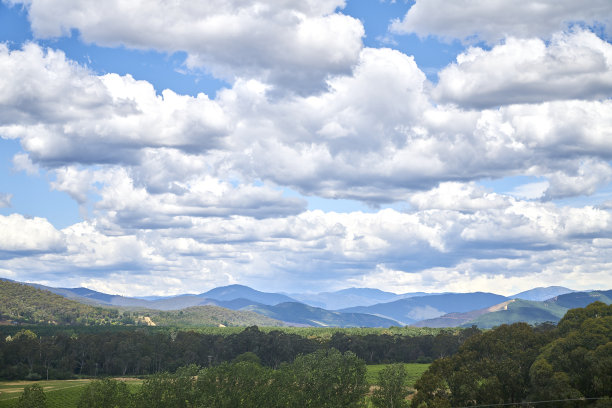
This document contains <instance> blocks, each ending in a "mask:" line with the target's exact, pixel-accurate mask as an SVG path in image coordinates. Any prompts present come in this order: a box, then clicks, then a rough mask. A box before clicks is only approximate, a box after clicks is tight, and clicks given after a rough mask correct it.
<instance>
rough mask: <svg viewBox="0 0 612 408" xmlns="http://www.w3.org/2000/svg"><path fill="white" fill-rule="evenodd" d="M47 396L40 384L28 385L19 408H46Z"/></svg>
mask: <svg viewBox="0 0 612 408" xmlns="http://www.w3.org/2000/svg"><path fill="white" fill-rule="evenodd" d="M46 407H47V396H46V395H45V392H44V391H43V388H42V387H41V386H40V385H38V384H32V385H28V386H26V387H25V388H24V389H23V393H22V394H21V396H20V397H19V401H18V402H17V408H46Z"/></svg>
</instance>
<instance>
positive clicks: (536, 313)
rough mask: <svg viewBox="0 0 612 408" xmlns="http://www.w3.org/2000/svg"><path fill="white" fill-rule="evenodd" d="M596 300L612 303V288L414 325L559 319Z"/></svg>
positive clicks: (518, 302) (504, 305)
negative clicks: (571, 310) (570, 310)
mask: <svg viewBox="0 0 612 408" xmlns="http://www.w3.org/2000/svg"><path fill="white" fill-rule="evenodd" d="M595 301H600V302H603V303H606V304H611V303H612V291H611V290H608V291H593V292H572V293H567V294H564V295H560V296H556V297H553V298H551V299H548V300H546V301H530V300H523V299H512V300H509V301H506V302H502V303H500V304H498V305H495V306H492V307H489V308H484V309H479V310H472V311H469V312H465V313H448V314H446V315H443V316H440V317H438V318H434V319H426V320H422V321H419V322H416V323H413V324H412V325H413V326H415V327H437V328H440V327H459V326H463V327H470V326H471V325H476V326H478V327H480V328H491V327H495V326H499V325H501V324H512V323H516V322H526V323H529V324H538V323H544V322H552V323H556V322H558V321H559V320H560V319H561V318H562V317H563V315H564V314H565V313H566V312H567V311H568V310H569V309H573V308H577V307H585V306H586V305H589V304H591V303H593V302H595Z"/></svg>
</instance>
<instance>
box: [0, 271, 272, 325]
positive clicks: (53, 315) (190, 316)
mask: <svg viewBox="0 0 612 408" xmlns="http://www.w3.org/2000/svg"><path fill="white" fill-rule="evenodd" d="M79 298H81V297H79ZM82 298H85V297H82ZM85 299H87V298H85ZM0 321H2V322H4V323H9V324H12V323H26V324H54V325H108V324H113V325H136V324H143V325H162V326H164V325H165V326H218V325H220V324H222V325H225V326H251V325H259V326H283V325H284V323H282V322H280V321H277V320H274V319H271V318H269V317H266V316H262V315H259V314H257V313H254V312H251V311H235V310H229V309H226V308H222V307H218V306H200V307H191V308H186V309H184V310H180V311H172V312H163V311H158V310H148V309H138V310H136V311H135V310H133V309H132V310H131V309H129V308H110V307H95V306H91V305H88V304H83V303H80V302H77V301H76V300H72V299H68V298H65V297H64V296H61V295H58V294H56V293H52V292H50V291H48V290H42V289H38V288H36V287H33V286H31V285H27V284H21V283H18V282H12V281H7V280H0Z"/></svg>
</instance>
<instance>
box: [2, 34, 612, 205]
mask: <svg viewBox="0 0 612 408" xmlns="http://www.w3.org/2000/svg"><path fill="white" fill-rule="evenodd" d="M0 51H1V52H0V71H2V73H3V74H5V75H3V76H0V84H1V87H2V89H3V90H4V91H5V92H4V93H2V94H0V104H2V106H3V108H6V109H4V110H2V112H11V111H14V112H18V113H16V114H15V115H9V114H6V115H4V116H1V117H0V134H2V136H3V137H8V138H19V139H20V140H21V144H22V147H23V148H24V150H25V151H26V153H27V156H23V155H20V156H18V157H16V158H15V159H14V161H15V160H17V161H18V163H20V164H19V165H20V166H21V168H32V167H33V166H34V165H37V164H40V165H44V166H46V167H48V168H52V169H57V171H55V175H56V178H55V181H53V187H54V188H56V189H58V190H61V191H66V192H68V193H69V194H71V195H72V196H73V197H74V198H75V199H76V200H77V201H78V202H81V203H82V202H84V201H85V199H86V197H87V193H86V192H85V189H86V187H87V184H88V183H89V184H91V183H96V182H98V181H96V180H94V179H92V178H91V177H90V176H87V171H88V170H87V168H80V170H79V172H78V177H76V176H77V174H76V173H74V174H73V173H71V172H73V171H74V169H78V168H79V166H85V167H87V166H89V165H91V164H94V163H97V164H103V165H106V166H110V167H112V166H115V165H127V166H128V167H129V172H130V177H131V178H133V180H134V181H135V183H136V184H135V185H136V186H139V185H142V186H143V188H145V189H146V190H147V192H148V193H153V194H155V193H160V194H162V193H171V194H173V195H177V196H181V195H184V194H185V192H188V191H189V189H190V188H191V187H195V186H196V185H197V183H196V182H193V183H192V182H187V183H185V182H184V181H185V180H190V179H193V180H195V179H197V178H200V179H205V177H206V176H211V177H212V178H216V179H219V180H224V182H228V181H231V180H239V181H240V182H241V183H246V184H254V183H256V182H257V181H258V180H262V181H264V182H265V183H269V184H270V185H277V186H288V187H290V188H293V189H295V190H298V191H300V192H301V193H302V194H305V195H319V196H322V197H325V198H348V199H355V200H360V201H363V202H367V203H369V204H372V205H379V204H381V203H385V202H394V201H403V200H408V199H409V197H410V195H411V194H412V193H413V192H415V191H417V190H428V189H431V188H433V187H435V186H437V185H438V184H440V183H441V182H442V183H443V182H449V181H458V182H465V181H477V180H480V179H482V178H493V179H495V178H499V177H505V176H507V175H509V174H511V175H517V174H528V175H532V176H548V175H550V177H551V179H550V180H549V182H550V183H551V186H552V185H553V184H555V185H559V184H560V183H561V181H558V182H557V181H556V180H561V179H562V178H563V177H575V176H576V174H577V173H576V169H577V168H579V166H580V164H579V163H582V162H585V160H586V161H591V162H593V163H595V162H599V161H607V160H610V159H611V158H612V145H611V144H610V143H609V140H610V137H611V135H612V115H610V111H611V109H612V102H611V101H610V100H601V101H597V100H592V101H586V100H562V101H552V102H544V103H539V104H513V105H508V106H503V107H501V108H499V109H485V110H481V111H476V110H463V109H461V108H459V107H456V106H453V105H448V104H444V105H436V104H435V103H433V102H432V101H431V99H430V98H429V96H428V90H427V88H428V83H427V80H426V77H425V75H424V74H423V72H422V71H421V70H420V69H419V68H418V67H417V65H416V63H415V62H414V59H413V58H412V57H409V56H406V55H405V54H402V53H400V52H398V51H394V50H389V49H371V48H366V49H364V50H363V51H362V52H361V54H360V57H359V62H358V64H357V65H356V66H355V67H354V69H353V71H352V72H351V73H350V74H348V75H339V76H336V77H333V78H331V79H329V80H328V85H329V90H328V91H327V92H323V93H320V94H318V95H314V96H307V97H306V96H296V95H293V96H288V97H284V98H280V99H279V98H274V97H270V95H269V94H268V93H267V89H268V87H267V85H265V84H263V83H261V82H259V81H255V80H248V81H242V80H241V81H237V82H236V84H235V85H234V86H233V87H232V88H231V89H225V90H222V91H221V92H219V94H218V96H217V98H216V99H214V100H210V99H209V98H208V97H207V96H206V95H202V94H201V95H198V96H197V97H195V98H194V97H190V96H184V95H178V94H175V93H174V92H172V91H164V92H163V93H162V95H156V93H155V91H154V89H153V87H152V85H151V84H150V83H148V82H145V81H137V80H134V79H133V78H131V77H129V76H123V77H121V76H118V75H115V74H108V75H104V76H96V75H94V74H92V73H91V72H89V71H87V70H85V69H84V68H82V67H79V66H78V65H76V64H74V63H73V62H70V61H69V60H67V59H66V57H65V56H64V55H63V54H62V53H61V52H59V51H52V50H42V49H41V48H40V47H38V46H37V45H34V44H29V45H27V46H25V47H24V48H23V49H22V50H15V51H9V50H8V49H6V47H5V48H4V49H3V50H0ZM22 67H23V68H24V69H26V70H27V71H28V72H30V73H31V75H33V76H34V77H36V76H37V75H38V76H39V77H41V78H47V79H48V78H51V77H54V76H55V77H57V78H58V79H57V80H56V81H55V84H54V86H52V87H51V88H47V87H45V86H43V82H45V81H43V80H40V81H37V80H33V81H32V86H31V87H28V88H27V89H26V90H25V91H23V90H21V87H19V86H18V85H17V84H19V83H22V82H23V78H22V79H21V80H19V79H18V78H20V77H19V76H20V75H21V74H20V72H21V71H20V69H21V68H22ZM39 82H40V84H39ZM91 89H94V90H95V92H94V91H91ZM88 92H89V93H88ZM38 93H42V95H43V96H42V97H40V98H38V99H37V96H36V95H38ZM81 93H82V94H83V95H85V96H82V97H81V96H78V95H80V94H81ZM28 95H29V96H28ZM87 95H89V96H87ZM92 95H93V96H92ZM24 98H25V99H26V100H32V101H35V102H33V103H28V104H25V103H24V102H23V99H24ZM62 104H63V105H64V106H68V109H58V108H57V107H58V106H62ZM0 115H1V114H0ZM16 163H17V162H16ZM162 164H163V165H162ZM16 165H17V164H16ZM593 169H597V170H602V171H603V170H605V169H606V167H605V166H603V167H602V166H597V167H593ZM606 174H607V173H606ZM73 175H74V177H73ZM589 180H591V183H590V184H588V185H589V186H595V187H596V186H599V185H601V184H602V183H605V181H606V180H607V176H606V175H605V174H603V173H602V175H599V176H597V175H596V176H594V177H590V178H589ZM566 184H567V183H566ZM555 188H557V187H555V186H552V187H551V190H550V192H549V194H548V196H549V197H551V198H555V197H561V196H568V195H570V194H571V192H570V190H568V189H567V188H565V189H564V190H563V191H565V192H562V190H559V189H557V190H555ZM233 190H236V189H233ZM257 191H263V190H257ZM555 191H557V192H555ZM593 191H594V190H593V189H592V188H590V187H589V188H587V187H586V185H585V186H584V187H583V188H582V190H581V191H576V194H585V193H587V194H589V193H592V192H593ZM244 192H245V194H246V190H245V191H244ZM258 194H259V193H258ZM247 195H249V196H251V197H254V194H251V193H248V194H247ZM187 196H188V194H187V195H186V196H185V197H187ZM228 197H229V196H228ZM260 198H261V200H262V201H261V203H267V204H265V205H264V206H269V208H270V209H274V208H276V209H283V208H284V209H286V211H288V212H286V211H285V210H281V213H283V214H287V213H294V211H297V209H298V208H300V207H301V206H302V205H301V204H299V203H297V202H292V203H291V202H290V201H291V200H286V199H283V200H282V204H281V205H280V207H278V206H275V205H274V202H275V201H277V199H278V198H279V197H278V193H273V194H271V195H268V193H266V194H264V195H261V196H260ZM205 201H206V200H204V201H202V203H204V202H205ZM238 201H239V200H238ZM191 202H195V201H193V200H192V201H191ZM252 204H253V207H251V208H254V207H255V206H256V203H255V202H252ZM286 205H288V206H286ZM222 207H225V208H232V206H225V205H222ZM237 208H240V206H237ZM245 211H246V209H245ZM221 213H222V211H221V212H219V213H218V214H221ZM245 213H248V211H247V212H245ZM256 213H258V214H261V212H259V211H258V212H256ZM270 213H272V211H270ZM258 216H259V215H258Z"/></svg>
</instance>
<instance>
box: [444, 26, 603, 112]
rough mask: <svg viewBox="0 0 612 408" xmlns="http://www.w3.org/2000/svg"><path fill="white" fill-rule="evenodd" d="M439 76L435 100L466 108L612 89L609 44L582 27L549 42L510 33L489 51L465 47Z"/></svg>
mask: <svg viewBox="0 0 612 408" xmlns="http://www.w3.org/2000/svg"><path fill="white" fill-rule="evenodd" d="M438 76H439V81H438V84H437V85H436V87H435V89H434V91H433V96H434V98H435V99H436V100H438V101H440V102H447V103H448V102H450V103H456V104H458V105H461V106H466V107H468V108H476V109H481V108H488V107H497V106H500V105H507V104H513V103H540V102H545V101H550V100H559V99H604V98H607V97H608V96H609V95H610V94H611V93H612V45H611V44H610V43H608V42H606V41H603V40H602V39H600V38H599V37H597V36H596V35H595V34H593V33H591V32H589V31H583V30H578V31H576V32H573V33H557V34H555V35H554V36H553V38H552V40H551V41H550V43H548V44H547V43H545V42H544V41H542V40H540V39H526V40H522V39H516V38H513V37H511V38H508V39H507V40H506V41H505V42H504V44H501V45H497V46H495V47H493V48H492V49H491V50H490V51H485V50H483V49H482V48H469V49H468V50H467V51H466V52H465V53H462V54H459V55H458V56H457V63H454V64H451V65H449V66H447V67H446V68H444V69H443V70H442V71H440V72H439V74H438Z"/></svg>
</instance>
